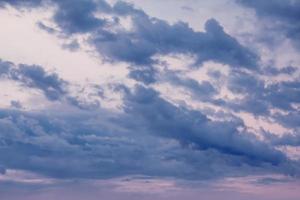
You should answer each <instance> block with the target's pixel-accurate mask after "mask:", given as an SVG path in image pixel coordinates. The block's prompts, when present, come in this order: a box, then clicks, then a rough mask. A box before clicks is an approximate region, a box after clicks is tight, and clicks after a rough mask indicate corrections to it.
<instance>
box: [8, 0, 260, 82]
mask: <svg viewBox="0 0 300 200" xmlns="http://www.w3.org/2000/svg"><path fill="white" fill-rule="evenodd" d="M2 2H6V3H8V4H10V5H16V6H21V5H23V3H22V2H23V1H20V0H19V1H17V0H16V1H13V2H11V1H4V0H2ZM29 2H31V1H28V3H27V4H26V5H27V7H28V6H30V4H32V5H39V4H40V5H43V4H46V3H48V4H49V3H52V4H53V5H54V6H55V7H56V11H55V13H54V15H53V20H54V22H55V23H56V24H57V25H58V27H60V29H61V31H62V32H63V33H64V34H65V35H66V36H68V35H72V34H81V33H90V39H89V41H90V44H91V45H92V46H94V47H95V48H96V50H97V51H98V52H99V54H101V55H102V56H104V57H105V58H106V59H107V60H110V61H113V62H120V61H123V62H128V63H129V64H131V65H135V66H142V68H143V69H136V68H135V69H133V71H132V72H131V73H130V75H129V77H131V78H134V79H136V80H139V81H145V82H147V83H151V82H153V81H154V80H155V77H151V76H150V75H153V74H152V73H149V72H150V71H152V69H151V68H152V65H153V64H155V63H158V62H159V59H157V58H154V57H155V56H161V55H168V54H189V55H194V56H195V58H196V60H195V64H197V65H198V64H200V65H201V64H202V63H203V62H205V61H215V62H219V63H223V64H228V65H230V66H232V67H234V68H239V67H244V68H248V69H255V68H257V67H258V66H257V62H258V60H259V56H258V55H256V54H255V53H254V52H252V51H251V50H249V49H248V48H246V47H244V46H242V45H241V44H240V43H239V42H238V41H237V40H236V39H235V38H233V37H232V36H230V35H229V34H227V33H226V32H225V31H224V30H223V27H222V26H221V25H220V24H219V22H217V21H216V20H215V19H210V20H208V21H207V22H206V23H205V32H197V31H195V30H193V29H192V28H191V27H190V26H189V25H188V24H187V23H184V22H177V23H175V24H169V23H168V22H167V21H164V20H160V19H157V18H152V17H150V16H148V15H147V14H146V13H145V12H143V11H142V10H140V9H136V8H135V7H134V6H133V5H132V4H128V3H125V2H123V1H118V2H117V3H115V4H114V5H110V4H108V3H106V1H92V0H79V1H71V0H64V1H58V0H49V1H46V0H45V1H42V0H41V1H32V3H29ZM96 12H98V13H102V14H103V13H104V14H108V15H110V16H111V17H112V18H113V19H109V18H105V17H96V16H95V13H96ZM123 17H129V18H130V19H131V21H132V29H130V30H127V29H126V28H125V27H123V25H122V24H120V19H121V18H123ZM38 25H39V26H40V27H41V28H43V29H44V30H47V31H48V32H53V28H51V27H47V26H45V25H44V24H43V23H42V22H40V23H39V24H38ZM147 66H149V67H150V68H149V69H145V67H147Z"/></svg>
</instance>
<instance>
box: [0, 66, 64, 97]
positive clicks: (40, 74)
mask: <svg viewBox="0 0 300 200" xmlns="http://www.w3.org/2000/svg"><path fill="white" fill-rule="evenodd" d="M0 77H5V78H9V79H11V80H14V81H18V82H20V83H21V84H22V85H24V86H26V87H29V88H36V89H39V90H41V91H42V92H43V93H44V94H45V96H46V97H47V98H48V99H49V100H58V99H59V98H60V97H61V96H63V95H64V94H65V89H64V86H65V84H66V82H65V81H63V80H62V79H60V78H59V77H58V75H57V74H55V73H48V72H46V71H45V70H44V68H42V67H41V66H38V65H25V64H19V65H15V64H13V63H11V62H5V61H2V60H0Z"/></svg>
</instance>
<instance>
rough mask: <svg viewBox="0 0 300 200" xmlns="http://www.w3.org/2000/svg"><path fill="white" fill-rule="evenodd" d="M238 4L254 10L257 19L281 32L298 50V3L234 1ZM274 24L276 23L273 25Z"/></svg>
mask: <svg viewBox="0 0 300 200" xmlns="http://www.w3.org/2000/svg"><path fill="white" fill-rule="evenodd" d="M236 1H237V2H238V3H239V4H241V5H243V6H245V7H249V8H252V9H254V10H255V12H256V14H257V16H258V17H262V18H265V19H267V20H268V21H267V22H266V23H267V24H272V25H274V27H275V31H278V32H282V33H284V34H285V36H286V37H287V38H289V39H291V40H292V42H293V44H294V45H295V47H297V48H298V49H299V48H300V36H299V33H300V25H299V23H298V22H299V19H300V14H299V13H300V2H299V1H294V0H286V1H280V0H270V1H260V0H236ZM275 22H276V23H275Z"/></svg>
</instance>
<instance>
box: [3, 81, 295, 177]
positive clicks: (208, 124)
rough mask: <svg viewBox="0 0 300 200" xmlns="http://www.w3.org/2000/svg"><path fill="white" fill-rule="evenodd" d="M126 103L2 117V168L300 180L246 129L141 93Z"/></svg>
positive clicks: (104, 174)
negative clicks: (271, 175) (117, 108)
mask: <svg viewBox="0 0 300 200" xmlns="http://www.w3.org/2000/svg"><path fill="white" fill-rule="evenodd" d="M124 98H125V99H124V101H125V104H124V111H125V113H114V112H107V111H105V110H100V111H97V112H85V111H81V110H74V111H72V112H70V111H69V112H68V113H64V112H60V113H57V112H55V111H53V112H52V111H43V112H40V113H36V112H35V113H31V112H20V111H16V110H5V109H2V110H1V111H0V130H1V134H0V147H1V148H0V152H1V153H0V158H1V159H0V165H1V166H3V167H4V168H13V169H23V170H24V169H25V170H29V171H34V172H37V173H42V174H45V175H48V176H51V177H57V178H108V177H116V176H124V175H134V174H140V175H150V176H162V177H164V176H168V177H178V178H183V179H208V178H219V177H223V176H229V175H245V174H253V173H254V174H255V173H256V172H278V173H284V174H290V175H294V173H295V171H296V173H298V171H297V170H298V169H297V168H295V167H294V166H293V164H292V161H289V160H288V159H287V158H286V157H285V156H284V155H283V154H282V153H281V152H279V151H277V150H275V149H274V148H272V147H271V146H269V145H268V144H267V143H264V142H260V141H258V140H257V139H255V137H253V136H252V135H251V134H250V133H247V132H244V133H238V131H237V127H238V126H242V124H241V122H238V121H223V122H218V121H212V120H210V119H208V118H207V117H206V116H205V115H204V114H202V113H200V112H199V111H194V110H187V109H184V108H181V107H176V106H174V105H173V104H171V103H169V102H167V101H165V100H164V99H162V98H161V97H159V95H158V93H157V92H156V91H154V90H152V89H148V88H144V87H142V86H137V87H136V88H135V89H134V90H132V91H131V90H127V92H126V93H125V96H124ZM11 158H13V159H11ZM217 166H218V167H217ZM220 166H222V168H220ZM237 169H238V170H237Z"/></svg>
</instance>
